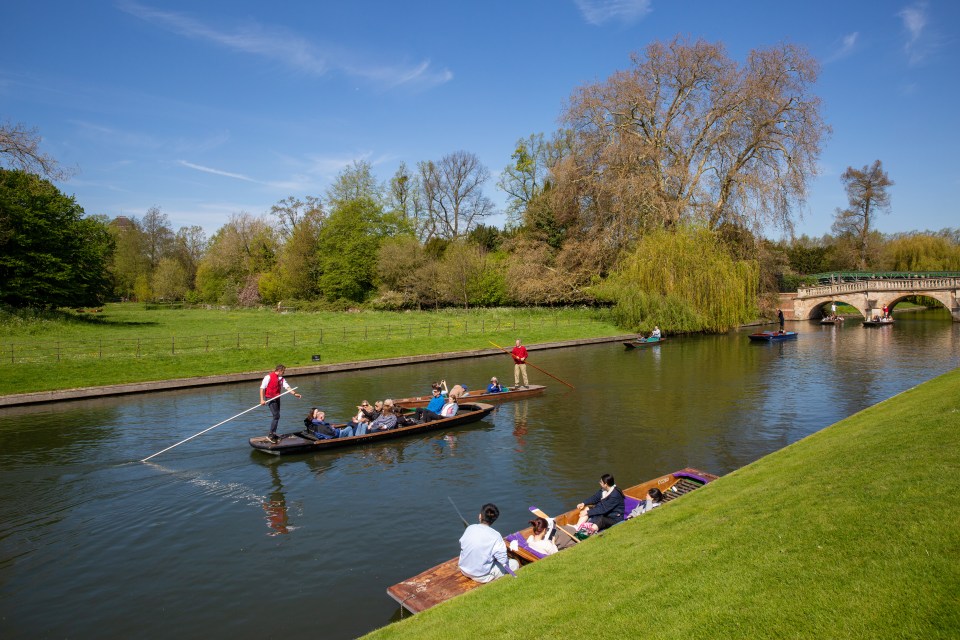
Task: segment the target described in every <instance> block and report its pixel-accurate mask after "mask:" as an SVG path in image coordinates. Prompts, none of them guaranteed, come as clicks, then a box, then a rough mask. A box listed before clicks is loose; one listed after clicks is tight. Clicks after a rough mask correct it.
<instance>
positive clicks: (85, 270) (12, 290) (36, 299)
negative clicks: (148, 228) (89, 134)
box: [0, 169, 113, 308]
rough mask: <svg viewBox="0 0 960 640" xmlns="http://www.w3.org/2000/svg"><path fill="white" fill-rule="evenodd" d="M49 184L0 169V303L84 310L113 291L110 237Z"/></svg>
mask: <svg viewBox="0 0 960 640" xmlns="http://www.w3.org/2000/svg"><path fill="white" fill-rule="evenodd" d="M83 215H84V213H83V209H82V208H81V207H80V205H78V204H77V203H76V201H75V200H74V199H73V198H72V197H67V196H65V195H63V194H62V193H61V192H60V191H59V190H58V189H57V188H56V187H55V186H53V185H52V184H51V183H50V182H48V181H47V180H44V179H42V178H39V177H37V176H36V175H33V174H28V173H24V172H22V171H8V170H5V169H0V302H2V303H4V304H8V305H11V306H14V307H39V308H56V307H82V306H96V305H99V304H101V303H102V302H103V298H104V296H105V295H106V294H107V293H108V292H109V290H110V283H109V281H108V277H107V275H108V274H107V260H108V257H109V255H110V252H111V251H112V249H113V242H112V238H111V236H110V233H109V232H108V231H107V228H106V226H105V225H104V223H103V222H102V221H101V220H99V219H96V218H84V217H83Z"/></svg>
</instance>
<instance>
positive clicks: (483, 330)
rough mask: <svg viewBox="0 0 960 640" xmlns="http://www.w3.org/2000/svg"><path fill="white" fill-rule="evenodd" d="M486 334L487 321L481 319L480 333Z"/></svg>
mask: <svg viewBox="0 0 960 640" xmlns="http://www.w3.org/2000/svg"><path fill="white" fill-rule="evenodd" d="M486 332H487V321H486V319H483V320H481V321H480V333H486Z"/></svg>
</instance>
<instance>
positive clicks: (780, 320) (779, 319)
mask: <svg viewBox="0 0 960 640" xmlns="http://www.w3.org/2000/svg"><path fill="white" fill-rule="evenodd" d="M777 322H778V323H779V324H780V333H783V309H777Z"/></svg>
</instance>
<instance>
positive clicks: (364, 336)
mask: <svg viewBox="0 0 960 640" xmlns="http://www.w3.org/2000/svg"><path fill="white" fill-rule="evenodd" d="M368 328H369V327H364V328H363V339H364V340H366V339H367V329H368Z"/></svg>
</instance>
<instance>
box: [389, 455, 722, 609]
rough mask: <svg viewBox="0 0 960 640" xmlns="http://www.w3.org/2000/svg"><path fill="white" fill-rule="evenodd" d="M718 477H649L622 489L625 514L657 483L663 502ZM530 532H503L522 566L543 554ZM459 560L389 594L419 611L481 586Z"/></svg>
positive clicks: (572, 519) (572, 515)
mask: <svg viewBox="0 0 960 640" xmlns="http://www.w3.org/2000/svg"><path fill="white" fill-rule="evenodd" d="M716 479H717V476H715V475H713V474H710V473H705V472H703V471H699V470H697V469H692V468H689V467H688V468H686V469H681V470H680V471H675V472H673V473H668V474H667V475H664V476H660V477H659V478H654V479H653V480H648V481H647V482H644V483H642V484H638V485H635V486H632V487H630V488H628V489H624V490H623V494H624V497H625V510H624V513H625V515H626V514H629V513H630V511H632V510H633V508H634V507H636V506H637V505H638V504H640V502H641V501H643V500H644V499H646V496H647V491H649V490H650V489H651V488H653V487H657V488H658V489H660V491H662V492H663V496H664V502H669V501H673V500H676V499H677V498H679V497H680V496H682V495H685V494H687V493H690V492H691V491H693V490H694V489H698V488H700V487H702V486H703V485H705V484H707V483H708V482H712V481H714V480H716ZM533 508H534V507H531V509H533ZM578 515H579V512H578V511H577V510H576V509H571V510H570V511H567V512H566V513H563V514H560V515H558V516H555V520H556V522H557V524H558V525H561V526H563V525H571V524H573V523H576V521H577V517H578ZM529 535H530V528H529V527H528V528H526V529H523V530H521V531H517V532H515V533H511V534H510V535H508V536H504V542H505V543H506V544H507V549H508V553H509V555H510V556H511V557H513V558H516V559H517V560H518V561H519V562H520V565H521V569H522V567H523V566H525V565H527V564H530V563H531V562H536V561H538V560H540V558H541V557H542V556H540V555H539V554H538V553H537V552H535V551H533V550H532V549H530V548H529V547H527V545H526V540H527V536H529ZM557 535H558V536H563V535H564V534H563V533H558V534H557ZM512 540H516V541H517V543H518V544H517V549H516V550H515V551H513V550H509V549H510V542H511V541H512ZM588 540H589V539H588ZM458 561H459V557H457V558H451V559H450V560H447V561H446V562H443V563H441V564H438V565H437V566H435V567H433V568H431V569H427V570H426V571H424V572H423V573H420V574H418V575H415V576H413V577H412V578H407V579H406V580H404V581H402V582H398V583H397V584H395V585H393V586H391V587H389V588H388V589H387V595H389V596H390V597H391V598H393V599H394V600H396V601H397V602H398V603H399V604H400V606H401V607H403V608H404V609H406V610H407V611H409V612H410V613H419V612H421V611H424V610H426V609H429V608H430V607H433V606H435V605H438V604H440V603H441V602H446V601H447V600H449V599H451V598H454V597H456V596H458V595H460V594H462V593H466V592H468V591H472V590H473V589H476V588H477V587H479V586H481V583H479V582H475V581H473V580H471V579H470V578H467V577H466V576H464V575H463V574H462V573H460V569H459V567H458V566H457V564H458Z"/></svg>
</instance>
